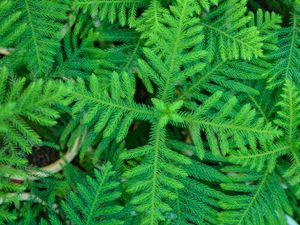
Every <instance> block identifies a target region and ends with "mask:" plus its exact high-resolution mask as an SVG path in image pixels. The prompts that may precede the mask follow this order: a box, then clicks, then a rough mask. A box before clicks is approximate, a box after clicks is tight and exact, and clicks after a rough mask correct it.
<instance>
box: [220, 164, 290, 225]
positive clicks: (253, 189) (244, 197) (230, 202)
mask: <svg viewBox="0 0 300 225" xmlns="http://www.w3.org/2000/svg"><path fill="white" fill-rule="evenodd" d="M223 172H227V174H228V176H230V178H231V179H229V181H228V182H226V183H223V184H221V187H222V188H223V190H225V191H228V192H230V194H228V196H227V197H225V198H222V200H221V201H220V206H221V207H222V208H223V209H224V211H222V212H220V213H219V216H218V219H219V221H220V222H222V224H228V225H229V224H230V225H231V224H237V225H248V224H259V225H267V224H276V225H282V224H287V220H286V213H287V214H291V213H292V209H291V206H290V204H289V201H288V198H287V195H286V193H285V190H284V189H283V188H282V187H281V183H280V179H279V177H278V176H277V175H276V174H274V173H271V174H270V173H269V172H268V171H265V172H263V173H253V172H250V171H248V170H246V169H241V168H239V167H235V166H232V167H225V168H224V169H223ZM229 174H230V175H229ZM262 209H263V210H262Z"/></svg>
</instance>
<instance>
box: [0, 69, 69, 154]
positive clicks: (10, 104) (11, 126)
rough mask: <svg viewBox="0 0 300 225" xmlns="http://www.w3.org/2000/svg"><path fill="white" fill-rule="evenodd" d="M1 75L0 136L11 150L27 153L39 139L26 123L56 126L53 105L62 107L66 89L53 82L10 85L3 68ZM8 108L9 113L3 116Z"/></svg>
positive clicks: (21, 81) (22, 80) (40, 81)
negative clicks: (15, 149) (17, 149)
mask: <svg viewBox="0 0 300 225" xmlns="http://www.w3.org/2000/svg"><path fill="white" fill-rule="evenodd" d="M0 74H1V79H0V93H1V94H2V95H1V96H2V98H1V100H0V106H1V107H0V115H2V116H0V119H1V124H2V125H1V127H2V128H0V131H1V133H0V137H1V138H3V139H4V141H5V142H6V143H8V144H10V145H12V146H14V148H20V149H21V150H22V151H24V152H27V153H29V152H31V146H32V145H33V144H37V145H38V144H41V140H40V137H39V135H38V134H37V133H36V132H35V131H34V130H33V128H31V125H30V123H28V121H31V122H32V123H35V124H39V125H42V126H53V125H54V124H56V119H57V118H58V117H59V112H58V110H57V109H55V107H54V106H55V105H60V104H61V105H62V104H64V99H63V98H64V96H65V94H66V90H65V86H64V85H63V84H62V83H59V82H55V81H49V82H44V81H42V80H37V81H35V82H32V83H30V85H29V86H27V87H25V82H26V80H25V79H18V80H12V81H11V82H12V83H11V84H9V77H8V73H7V69H6V68H5V67H4V68H2V69H1V71H0ZM7 108H11V111H10V112H8V113H9V114H8V115H6V116H3V114H4V113H6V112H7ZM3 127H4V128H3Z"/></svg>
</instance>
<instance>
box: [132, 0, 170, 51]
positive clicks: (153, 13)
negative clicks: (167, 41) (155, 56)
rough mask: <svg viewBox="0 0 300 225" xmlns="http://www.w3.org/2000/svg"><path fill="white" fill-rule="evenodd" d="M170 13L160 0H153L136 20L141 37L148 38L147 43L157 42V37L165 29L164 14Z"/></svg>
mask: <svg viewBox="0 0 300 225" xmlns="http://www.w3.org/2000/svg"><path fill="white" fill-rule="evenodd" d="M168 13H169V12H168V10H167V9H165V8H164V7H162V6H161V4H160V2H159V1H158V0H152V1H151V3H150V5H149V6H148V8H147V9H146V10H145V11H144V12H143V14H142V15H141V16H140V17H139V18H138V19H137V20H136V23H135V27H136V30H137V31H138V32H140V33H141V38H143V39H146V40H147V42H146V45H148V46H149V45H153V44H155V43H156V40H155V37H156V35H157V34H158V33H159V32H161V30H162V29H163V22H164V16H165V15H166V14H168ZM153 38H154V40H153Z"/></svg>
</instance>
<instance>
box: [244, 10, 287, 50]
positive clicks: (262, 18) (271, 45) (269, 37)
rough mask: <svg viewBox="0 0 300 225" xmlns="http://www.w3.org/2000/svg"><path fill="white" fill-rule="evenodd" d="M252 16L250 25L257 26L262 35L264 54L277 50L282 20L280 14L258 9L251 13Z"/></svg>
mask: <svg viewBox="0 0 300 225" xmlns="http://www.w3.org/2000/svg"><path fill="white" fill-rule="evenodd" d="M250 16H251V17H252V20H251V21H250V23H249V25H250V26H256V27H257V29H258V30H259V32H260V35H261V36H262V41H263V47H262V49H263V50H264V55H266V52H268V53H270V52H272V51H275V50H277V49H278V48H277V41H278V31H279V29H280V28H281V27H280V24H281V22H282V20H281V17H280V15H278V14H276V13H274V12H271V13H270V12H268V11H266V12H263V11H262V10H261V9H258V10H257V12H256V13H255V14H254V13H250Z"/></svg>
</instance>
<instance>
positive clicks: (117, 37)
mask: <svg viewBox="0 0 300 225" xmlns="http://www.w3.org/2000/svg"><path fill="white" fill-rule="evenodd" d="M96 32H97V40H99V41H101V42H104V43H106V42H109V43H111V44H110V46H108V47H107V48H103V49H101V50H102V51H101V57H100V60H99V61H98V68H97V69H96V70H95V72H94V73H95V74H96V75H97V76H98V77H99V78H104V79H106V81H104V83H106V82H109V80H110V78H111V74H112V72H113V71H116V72H117V73H122V72H126V73H129V74H131V73H133V72H134V71H135V68H136V67H137V59H138V58H140V57H141V56H142V46H143V45H144V40H143V39H141V38H140V34H139V33H138V32H136V31H134V30H129V29H125V28H122V27H120V26H119V25H116V24H114V25H109V24H107V25H106V26H100V27H99V28H98V29H97V30H96ZM116 42H117V43H118V44H115V43H116Z"/></svg>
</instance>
